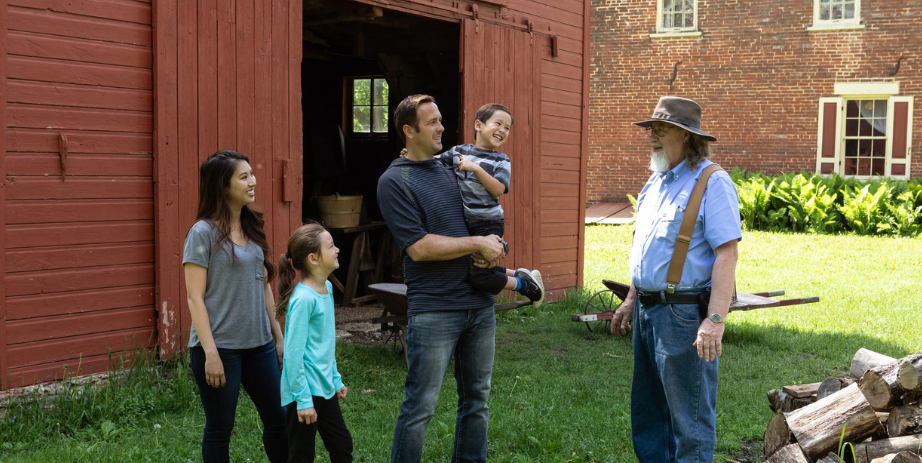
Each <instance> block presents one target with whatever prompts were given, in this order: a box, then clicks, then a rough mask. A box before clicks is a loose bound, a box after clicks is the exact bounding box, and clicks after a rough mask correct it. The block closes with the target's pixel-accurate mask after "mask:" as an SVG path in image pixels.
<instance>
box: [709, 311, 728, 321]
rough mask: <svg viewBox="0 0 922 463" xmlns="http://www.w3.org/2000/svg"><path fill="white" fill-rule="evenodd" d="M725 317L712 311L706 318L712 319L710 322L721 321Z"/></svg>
mask: <svg viewBox="0 0 922 463" xmlns="http://www.w3.org/2000/svg"><path fill="white" fill-rule="evenodd" d="M726 319H727V317H724V316H722V315H720V314H719V313H712V314H710V315H708V320H710V321H712V322H714V323H723V322H724V320H726Z"/></svg>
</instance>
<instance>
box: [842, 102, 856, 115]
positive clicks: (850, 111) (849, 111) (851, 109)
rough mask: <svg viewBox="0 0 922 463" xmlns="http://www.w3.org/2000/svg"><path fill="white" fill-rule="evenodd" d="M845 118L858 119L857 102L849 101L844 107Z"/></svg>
mask: <svg viewBox="0 0 922 463" xmlns="http://www.w3.org/2000/svg"><path fill="white" fill-rule="evenodd" d="M845 117H858V102H856V101H854V100H849V102H848V103H846V105H845Z"/></svg>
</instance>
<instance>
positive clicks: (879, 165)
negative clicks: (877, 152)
mask: <svg viewBox="0 0 922 463" xmlns="http://www.w3.org/2000/svg"><path fill="white" fill-rule="evenodd" d="M885 165H886V162H885V160H884V159H878V158H875V159H874V160H873V161H871V175H884V166H885Z"/></svg>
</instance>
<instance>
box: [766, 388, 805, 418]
mask: <svg viewBox="0 0 922 463" xmlns="http://www.w3.org/2000/svg"><path fill="white" fill-rule="evenodd" d="M765 395H766V397H767V398H768V408H770V409H771V410H772V412H774V413H787V412H790V411H793V410H797V409H798V408H802V407H806V406H807V405H809V404H811V403H813V402H814V399H813V397H812V396H810V397H804V398H798V397H794V396H792V395H791V394H788V393H786V392H784V390H783V389H772V390H770V391H768V392H766V393H765Z"/></svg>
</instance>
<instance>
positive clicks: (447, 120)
mask: <svg viewBox="0 0 922 463" xmlns="http://www.w3.org/2000/svg"><path fill="white" fill-rule="evenodd" d="M303 32H304V33H303V45H304V49H303V50H304V60H303V62H302V69H301V75H302V81H301V89H302V95H303V97H302V98H303V100H302V107H303V111H304V172H303V175H304V177H303V179H304V196H303V197H304V203H303V208H302V211H303V215H304V219H306V220H311V219H312V220H319V219H320V218H321V216H320V211H319V208H318V205H317V201H315V200H313V199H312V198H315V197H318V196H326V195H333V194H336V193H338V194H340V195H362V197H363V206H362V214H361V224H363V225H365V224H370V223H373V222H376V221H381V220H383V219H382V216H381V212H380V210H379V208H378V203H377V198H376V187H377V181H378V178H379V177H380V176H381V174H382V173H383V172H384V171H385V169H387V166H388V165H389V164H390V163H391V161H392V160H393V159H395V158H396V157H397V155H398V153H399V152H400V149H401V148H402V145H401V143H400V139H399V137H398V135H397V132H396V130H395V129H394V127H393V124H392V123H390V122H391V121H390V115H391V114H393V111H394V109H395V108H396V106H397V104H398V103H399V102H400V101H401V100H402V99H403V98H404V97H406V96H408V95H412V94H417V93H426V94H430V95H433V96H434V97H435V98H436V101H437V102H438V105H439V109H440V111H441V113H442V117H443V124H444V126H445V133H444V135H443V146H445V147H450V146H453V145H455V144H457V142H458V141H459V138H460V137H459V127H458V119H459V113H460V104H459V101H460V95H461V88H460V78H459V56H460V54H459V50H460V44H459V41H460V33H461V26H460V24H459V23H452V22H445V21H439V20H435V19H431V18H427V17H424V16H420V15H414V14H409V13H403V12H398V11H393V10H387V9H383V8H380V7H373V6H368V5H365V4H362V3H358V2H351V1H344V0H307V1H306V2H305V3H304V31H303ZM334 239H336V240H337V244H338V245H339V247H340V248H341V249H342V252H341V254H340V259H339V260H340V263H341V268H340V270H339V271H338V274H334V275H336V276H337V277H338V278H339V279H340V280H341V281H343V282H345V281H346V280H347V279H348V272H349V268H348V267H349V265H347V264H349V263H351V262H356V263H359V260H357V259H351V255H350V253H351V251H352V248H353V247H352V246H349V245H348V242H349V241H350V240H351V237H350V236H343V237H342V240H344V241H346V242H344V243H342V244H345V245H341V244H340V242H339V241H341V239H340V237H337V236H334ZM371 241H374V238H371ZM370 244H372V245H374V244H375V243H373V242H372V243H370ZM380 244H381V243H378V245H380ZM372 247H374V246H372ZM372 251H375V250H374V249H372ZM375 254H377V252H374V253H373V254H372V256H371V257H375ZM382 265H385V263H383V262H377V263H376V266H378V267H380V266H382ZM364 268H367V264H366V267H364ZM393 270H394V269H388V271H387V273H388V274H391V275H393V274H394V272H393ZM353 271H355V270H353ZM397 271H399V269H397ZM376 273H378V272H376ZM363 275H369V276H370V275H371V273H369V272H363ZM379 276H380V275H379ZM363 279H364V280H369V279H371V278H364V277H363ZM362 283H363V284H360V285H358V290H357V294H356V296H357V297H358V298H359V299H361V296H362V293H363V288H364V287H365V286H366V285H367V284H368V283H369V282H368V281H362ZM347 294H348V291H347ZM343 304H344V305H346V306H349V305H351V304H349V301H346V300H344V301H343Z"/></svg>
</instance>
